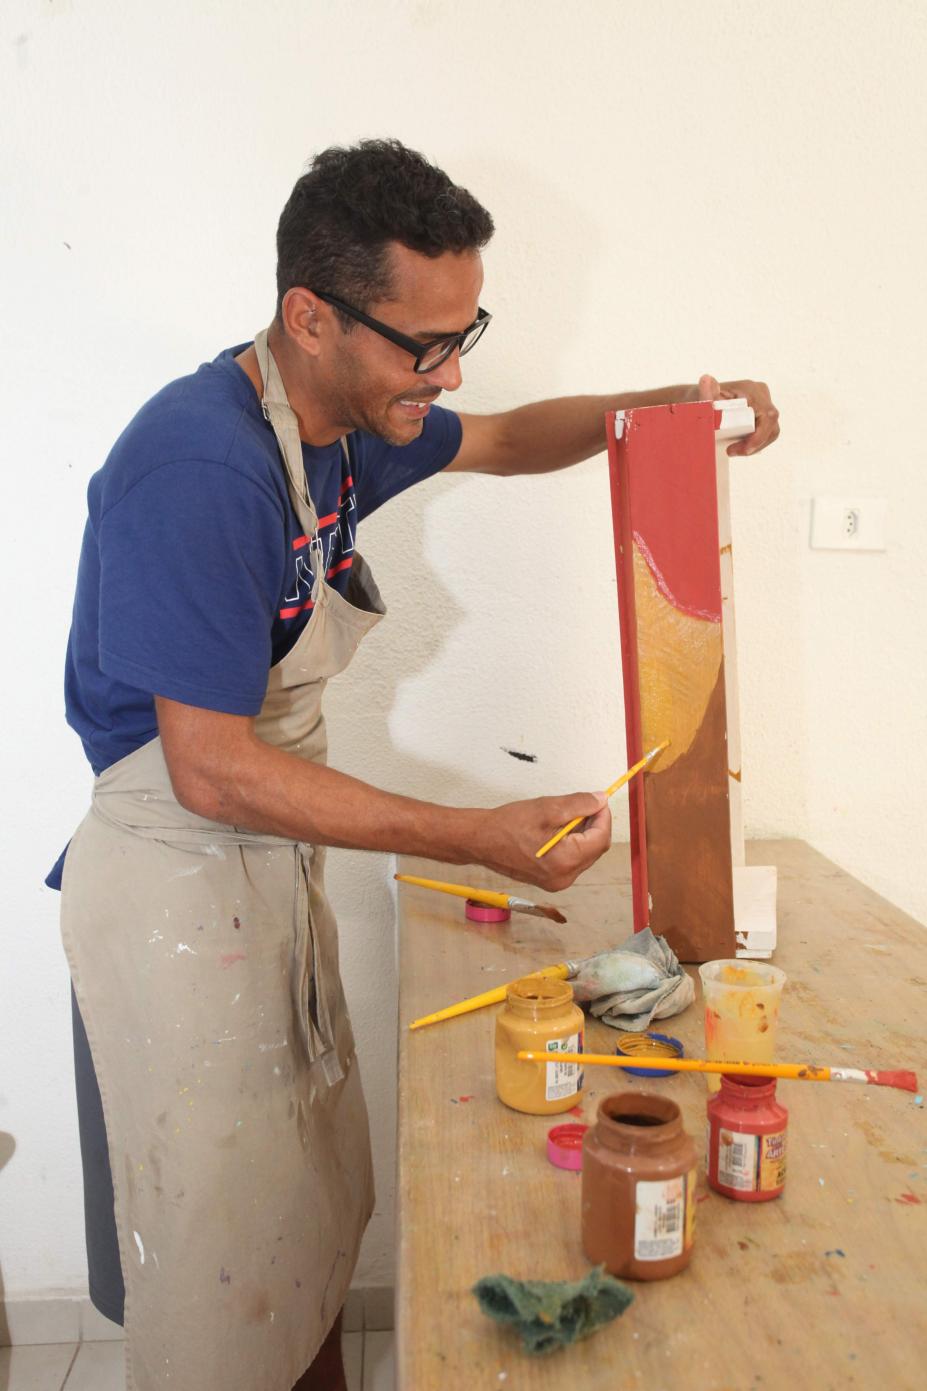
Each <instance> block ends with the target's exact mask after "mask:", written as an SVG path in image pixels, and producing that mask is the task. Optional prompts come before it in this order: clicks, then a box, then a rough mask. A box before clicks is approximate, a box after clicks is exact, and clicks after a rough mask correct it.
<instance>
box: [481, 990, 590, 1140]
mask: <svg viewBox="0 0 927 1391" xmlns="http://www.w3.org/2000/svg"><path fill="white" fill-rule="evenodd" d="M584 1022H585V1020H584V1018H583V1012H582V1010H581V1009H580V1008H579V1006H578V1005H576V1004H574V1003H573V990H572V987H571V986H570V985H569V984H568V983H567V982H566V981H565V980H554V979H552V978H551V977H547V976H526V977H525V978H524V979H523V980H516V981H513V982H512V984H511V985H510V986H509V988H508V990H507V992H506V1002H505V1004H504V1005H503V1007H502V1009H501V1010H500V1011H499V1014H498V1016H497V1018H496V1093H497V1095H498V1097H499V1100H500V1101H502V1102H504V1103H505V1105H506V1106H511V1107H512V1109H513V1110H514V1111H524V1112H526V1113H527V1114H528V1115H529V1116H553V1115H556V1114H557V1113H558V1112H559V1111H569V1110H570V1109H571V1107H573V1106H575V1105H576V1103H577V1102H578V1101H579V1100H580V1099H581V1098H582V1095H583V1071H582V1067H581V1065H580V1064H579V1063H566V1062H563V1063H561V1062H558V1061H557V1054H558V1053H581V1052H582V1051H583V1024H584ZM519 1049H528V1050H530V1051H532V1052H539V1053H547V1054H549V1055H550V1060H549V1061H548V1062H543V1063H541V1062H519V1061H518V1058H517V1056H516V1055H517V1053H518V1051H519Z"/></svg>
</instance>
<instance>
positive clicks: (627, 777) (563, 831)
mask: <svg viewBox="0 0 927 1391" xmlns="http://www.w3.org/2000/svg"><path fill="white" fill-rule="evenodd" d="M666 748H669V740H668V739H664V740H663V743H662V744H657V746H656V748H653V749H651V750H650V752H649V753H645V754H644V757H643V758H642V759H641V760H640V762H638V763H635V764H634V767H633V768H629V769H628V771H627V772H626V773H622V775H621V777H620V778H619V779H618V781H617V782H613V783H612V785H611V787H606V789H605V792H604V793H603V796H605V797H613V796H614V795H615V793H616V792H617V791H618V789H619V787H624V785H625V783H626V782H630V781H631V779H632V778H633V777H635V776H636V775H637V774H638V773H640V772H642V771H643V770H644V769H645V768H646V767H647V764H648V763H650V762H652V760H653V759H655V758H656V756H657V754H658V753H662V752H663V750H664V749H666ZM588 819H589V818H588V817H586V816H576V817H574V818H573V820H572V821H568V822H567V824H566V825H565V826H561V827H560V830H559V831H558V832H557V834H556V835H555V836H551V838H550V840H549V841H548V842H547V843H546V845H542V846H541V848H540V850H536V851H535V852H534V858H535V859H536V860H539V859H540V858H541V856H542V855H546V854H547V852H548V850H553V848H554V846H555V845H559V844H560V842H561V841H562V840H563V837H564V836H568V835H569V834H570V832H571V831H574V830H575V829H576V827H577V826H578V825H579V824H580V822H582V821H588Z"/></svg>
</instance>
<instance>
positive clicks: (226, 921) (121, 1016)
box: [61, 333, 385, 1391]
mask: <svg viewBox="0 0 927 1391" xmlns="http://www.w3.org/2000/svg"><path fill="white" fill-rule="evenodd" d="M255 349H256V351H257V355H258V362H259V364H260V368H261V375H262V378H263V381H264V383H265V391H264V400H263V403H262V404H263V409H264V414H265V417H266V418H267V419H268V420H269V421H270V424H271V426H272V428H273V431H274V434H275V435H276V438H277V442H278V445H279V447H280V452H281V455H282V457H283V461H284V464H285V467H286V473H287V481H288V487H289V492H290V496H291V499H292V502H293V505H294V507H295V510H296V513H297V515H298V517H299V519H300V524H301V525H302V526H303V528H304V529H305V534H306V535H307V536H308V537H310V538H311V544H312V548H313V552H314V555H313V560H312V570H313V574H314V586H313V590H312V599H313V601H314V609H313V612H312V617H311V619H310V621H309V622H308V623H307V625H306V627H305V628H304V629H303V632H302V634H301V635H300V638H299V640H298V641H297V643H296V645H295V646H294V647H293V648H292V650H291V651H290V652H289V653H288V654H287V656H286V657H284V658H283V660H282V661H280V662H279V663H277V665H276V666H274V667H273V668H272V670H271V671H270V674H269V679H268V684H267V693H266V696H265V699H264V704H263V707H262V709H261V712H260V715H259V716H258V719H257V722H256V728H257V732H258V734H259V735H260V737H261V738H262V739H263V740H265V741H266V742H267V743H269V744H273V745H275V746H276V747H278V748H283V749H286V750H288V751H290V752H292V753H296V754H298V755H299V756H300V757H303V758H308V759H312V760H314V761H315V762H324V760H325V756H326V742H325V726H324V721H323V718H322V712H321V699H322V691H323V689H324V687H325V683H326V681H327V679H328V678H329V677H331V676H334V675H335V674H336V673H337V672H340V671H342V670H343V669H344V668H345V667H346V666H347V664H348V662H349V661H350V660H351V657H352V656H353V654H354V651H355V648H356V647H357V645H358V643H359V642H360V640H361V638H362V637H363V636H364V635H365V634H366V633H367V632H368V631H369V630H370V629H371V628H372V627H373V626H374V625H375V624H376V623H378V622H379V620H380V618H381V617H382V615H383V613H384V611H385V610H384V607H383V603H382V601H381V599H380V595H379V591H378V590H377V587H376V585H375V583H374V581H373V578H372V576H371V574H370V571H369V569H368V567H367V565H366V564H365V562H364V561H363V560H362V559H361V557H360V556H359V555H358V554H357V553H356V552H355V555H354V564H353V568H352V578H351V588H350V589H349V592H348V594H349V597H348V598H347V599H345V598H342V596H341V595H340V594H338V593H337V592H336V591H335V590H333V589H332V588H331V587H330V586H329V585H328V584H327V583H326V582H325V566H324V559H323V556H322V554H321V541H320V539H319V537H318V534H317V530H318V529H317V522H318V518H317V515H316V511H315V508H314V506H313V504H312V500H311V498H310V496H309V492H308V487H307V481H306V474H305V468H304V466H303V458H302V450H301V446H300V440H299V430H298V423H297V420H296V417H295V415H294V414H293V412H292V410H291V409H290V407H289V405H288V403H287V399H286V393H285V391H284V389H283V383H282V381H281V379H280V375H279V373H278V371H277V367H276V364H275V362H274V360H273V358H272V356H271V355H270V353H269V351H268V347H267V338H266V333H261V334H259V335H258V336H257V339H256V340H255ZM324 858H325V851H324V849H322V848H319V847H317V846H312V845H307V844H301V843H295V842H293V841H289V840H285V839H282V838H280V837H277V836H269V835H258V834H254V833H251V832H249V831H247V830H242V829H239V828H238V827H233V826H224V825H220V824H218V823H216V822H212V821H208V820H206V819H204V818H203V817H200V816H196V815H194V814H192V813H191V812H188V811H185V810H184V808H183V807H181V806H180V804H179V803H178V802H177V800H176V798H175V797H174V794H173V791H172V789H171V783H170V778H169V776H168V771H167V766H166V763H165V760H164V754H163V751H162V748H161V742H160V740H159V739H155V740H153V741H152V742H151V743H148V744H145V745H144V747H143V748H140V749H137V750H136V751H135V752H134V753H132V754H129V755H128V757H126V758H124V759H122V760H121V761H120V762H119V763H117V764H115V765H114V766H113V767H111V768H108V769H107V770H106V772H104V773H103V774H102V775H101V776H100V777H99V778H98V779H97V780H96V784H95V786H94V792H93V803H92V807H91V810H90V812H89V813H88V815H87V817H86V818H85V819H84V821H83V822H82V824H81V826H80V827H79V829H78V831H77V833H76V834H75V836H74V839H73V840H72V841H71V844H70V847H69V849H68V854H67V859H66V861H65V870H64V882H63V891H62V906H61V919H62V937H63V940H64V946H65V951H66V952H67V956H68V961H69V964H70V968H71V976H72V979H73V982H74V988H75V991H76V994H77V999H78V1003H79V1005H80V1011H81V1015H82V1016H83V1020H84V1024H85V1026H86V1030H87V1037H88V1039H89V1042H90V1048H91V1052H92V1054H93V1061H94V1067H95V1069H96V1074H97V1079H98V1081H99V1085H100V1094H101V1096H102V1100H103V1112H104V1116H105V1119H106V1132H107V1139H108V1145H109V1157H110V1164H111V1166H112V1173H113V1185H114V1190H115V1204H116V1225H117V1228H118V1232H119V1252H120V1259H121V1264H122V1272H123V1276H124V1279H125V1287H126V1306H125V1327H126V1340H127V1343H126V1348H127V1351H126V1362H127V1386H128V1388H129V1391H156V1388H157V1389H158V1391H160V1389H161V1388H170V1391H290V1388H291V1387H292V1385H293V1383H294V1382H296V1381H297V1380H298V1379H299V1377H300V1376H301V1375H302V1373H303V1372H304V1371H305V1369H306V1367H307V1366H308V1365H309V1363H310V1362H311V1361H312V1359H313V1357H314V1356H315V1354H316V1352H317V1351H318V1348H319V1346H320V1344H321V1342H322V1341H323V1339H324V1338H325V1336H326V1334H327V1333H328V1331H329V1329H330V1328H331V1325H332V1323H333V1321H334V1319H335V1317H336V1315H337V1313H338V1311H339V1309H340V1308H341V1305H342V1303H343V1302H344V1297H345V1294H346V1292H347V1289H348V1285H349V1283H350V1279H351V1274H352V1271H353V1269H354V1265H355V1261H356V1258H357V1253H358V1248H359V1246H360V1241H361V1237H362V1235H363V1232H364V1228H365V1227H366V1225H367V1221H368V1219H369V1217H370V1214H371V1211H372V1209H373V1183H372V1176H371V1161H370V1142H369V1136H368V1129H367V1114H366V1110H365V1106H364V1099H363V1093H362V1091H361V1082H360V1075H359V1072H358V1068H357V1063H356V1060H355V1056H354V1039H353V1035H352V1033H351V1025H350V1021H349V1019H348V1014H347V1009H346V1007H345V1002H344V995H343V993H342V988H341V979H340V976H339V971H338V942H337V930H336V926H335V920H334V917H333V915H332V912H331V909H330V907H329V904H328V900H327V899H326V897H325V890H324V885H323V872H324Z"/></svg>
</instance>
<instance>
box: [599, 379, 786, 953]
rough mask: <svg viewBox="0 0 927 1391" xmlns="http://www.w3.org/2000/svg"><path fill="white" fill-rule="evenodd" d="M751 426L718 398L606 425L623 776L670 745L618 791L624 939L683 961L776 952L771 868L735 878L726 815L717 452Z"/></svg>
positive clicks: (727, 598) (727, 565)
mask: <svg viewBox="0 0 927 1391" xmlns="http://www.w3.org/2000/svg"><path fill="white" fill-rule="evenodd" d="M752 428H753V413H752V411H750V410H749V408H748V407H747V406H746V404H745V403H744V402H731V401H725V402H718V403H717V404H714V403H712V402H698V403H693V404H691V405H684V406H657V407H650V408H647V409H643V410H636V411H626V412H621V413H618V414H617V415H610V416H609V417H608V441H609V463H610V468H611V484H612V509H613V518H614V526H615V556H616V563H617V569H618V597H619V616H620V622H621V656H622V668H623V675H624V695H625V723H626V732H627V750H628V762H629V764H630V763H633V762H636V761H637V759H638V758H640V757H641V756H642V755H643V753H645V752H646V751H647V750H648V749H650V748H652V747H653V746H654V745H655V744H659V743H661V742H662V741H663V740H664V739H669V740H670V741H671V742H670V747H669V748H668V749H667V750H666V751H665V752H664V753H663V754H661V756H660V758H659V760H658V761H657V762H656V763H655V765H654V767H653V769H652V771H650V772H648V773H646V774H645V775H644V776H643V777H642V778H637V779H635V781H634V783H633V784H632V786H631V790H630V795H629V807H630V816H631V855H632V879H633V905H634V926H635V929H636V930H637V931H640V930H642V929H643V928H644V927H647V926H649V927H651V928H652V929H653V931H654V932H656V933H659V934H660V935H662V936H665V937H666V938H667V940H668V941H669V942H670V944H671V946H672V947H673V950H674V951H675V952H676V954H677V955H678V956H679V958H680V959H681V960H682V961H691V962H697V961H709V960H712V959H715V958H718V957H726V956H734V955H735V954H738V955H751V956H754V955H769V954H770V953H771V951H772V947H773V946H774V945H775V871H774V870H773V871H767V870H765V869H759V870H758V869H756V868H753V867H752V868H750V869H748V868H747V867H746V866H745V865H744V846H743V820H742V814H741V802H740V777H741V769H740V733H739V712H738V708H737V679H736V653H735V644H734V607H733V566H732V560H731V535H730V510H729V503H728V473H727V469H728V460H727V455H726V453H725V449H726V445H727V441H728V440H730V439H732V438H737V437H739V436H742V435H745V434H749V433H750V432H751V431H752ZM770 876H772V877H771V879H770ZM770 889H771V894H770Z"/></svg>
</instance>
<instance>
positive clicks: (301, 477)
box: [254, 329, 344, 536]
mask: <svg viewBox="0 0 927 1391" xmlns="http://www.w3.org/2000/svg"><path fill="white" fill-rule="evenodd" d="M254 351H255V353H256V354H257V360H258V369H259V371H260V373H261V381H262V383H263V386H264V394H263V396H262V397H261V410H262V411H263V412H264V419H265V420H266V421H268V422H269V424H270V427H271V429H272V430H273V432H274V435H275V437H276V440H277V445H278V447H279V449H280V454H281V456H282V458H283V464H284V468H285V469H286V476H287V483H288V485H289V490H290V496H291V497H292V499H293V505H294V507H295V508H296V515H297V516H298V517H299V520H300V522H301V524H302V525H303V526H304V527H305V529H306V535H307V536H314V535H315V533H316V530H317V528H318V524H319V517H318V513H317V512H316V510H315V504H314V503H313V501H312V497H311V496H310V493H309V480H308V479H307V478H306V466H305V464H304V462H303V446H302V441H301V440H300V438H299V421H298V420H297V418H296V413H295V411H294V410H293V408H292V407H291V405H290V403H289V401H288V400H287V394H286V388H285V387H284V385H283V378H282V377H281V376H280V370H279V368H278V367H277V364H276V362H275V361H274V355H273V353H272V352H271V351H270V345H269V344H268V342H267V329H261V331H260V333H258V334H255V338H254ZM343 443H344V441H342V444H343Z"/></svg>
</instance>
